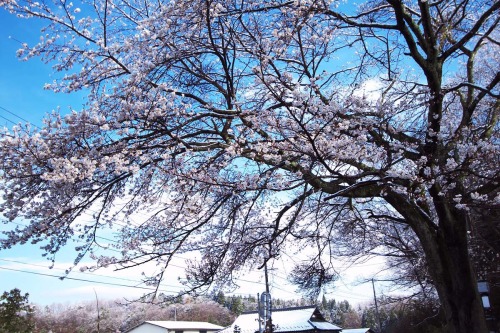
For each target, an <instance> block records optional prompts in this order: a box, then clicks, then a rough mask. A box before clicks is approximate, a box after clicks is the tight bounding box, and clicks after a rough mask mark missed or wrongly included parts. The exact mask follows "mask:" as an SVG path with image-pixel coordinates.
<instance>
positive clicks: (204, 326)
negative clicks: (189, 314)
mask: <svg viewBox="0 0 500 333" xmlns="http://www.w3.org/2000/svg"><path fill="white" fill-rule="evenodd" d="M141 325H154V326H158V327H162V328H166V329H167V330H170V331H175V330H179V331H181V330H182V331H184V330H185V331H188V330H192V331H202V330H206V331H219V330H221V329H223V328H224V327H222V326H219V325H214V324H210V323H207V322H202V321H168V320H161V321H160V320H157V321H155V320H150V321H145V322H142V323H141V324H139V325H137V326H135V327H132V328H131V329H129V330H128V331H127V332H130V331H132V330H134V329H136V328H137V327H139V326H141Z"/></svg>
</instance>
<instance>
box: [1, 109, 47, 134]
mask: <svg viewBox="0 0 500 333" xmlns="http://www.w3.org/2000/svg"><path fill="white" fill-rule="evenodd" d="M0 109H2V110H4V111H5V112H7V113H9V114H11V115H13V116H14V117H17V118H19V119H21V120H22V121H24V122H25V123H29V124H30V125H33V126H35V127H36V128H38V129H41V128H40V127H38V126H37V125H35V124H31V123H30V122H29V121H28V120H26V119H24V118H23V117H21V116H19V115H18V114H16V113H14V112H12V111H10V110H8V109H6V108H4V107H3V106H0ZM0 117H2V118H4V119H6V118H5V117H3V116H0ZM9 121H10V122H11V123H13V124H14V125H17V123H15V122H13V121H11V120H9Z"/></svg>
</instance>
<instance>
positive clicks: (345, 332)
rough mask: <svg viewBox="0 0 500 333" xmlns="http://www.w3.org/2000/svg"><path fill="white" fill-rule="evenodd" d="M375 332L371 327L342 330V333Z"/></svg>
mask: <svg viewBox="0 0 500 333" xmlns="http://www.w3.org/2000/svg"><path fill="white" fill-rule="evenodd" d="M372 332H375V331H374V330H372V329H371V328H368V327H367V328H350V329H344V330H342V333H372Z"/></svg>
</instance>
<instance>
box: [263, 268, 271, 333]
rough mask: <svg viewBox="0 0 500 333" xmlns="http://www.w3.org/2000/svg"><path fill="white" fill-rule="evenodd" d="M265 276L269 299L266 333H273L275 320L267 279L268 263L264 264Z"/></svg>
mask: <svg viewBox="0 0 500 333" xmlns="http://www.w3.org/2000/svg"><path fill="white" fill-rule="evenodd" d="M264 274H265V278H266V293H267V295H268V297H269V310H268V311H269V318H268V319H267V321H266V333H273V320H272V318H271V294H270V293H269V279H268V277H267V262H266V263H265V264H264Z"/></svg>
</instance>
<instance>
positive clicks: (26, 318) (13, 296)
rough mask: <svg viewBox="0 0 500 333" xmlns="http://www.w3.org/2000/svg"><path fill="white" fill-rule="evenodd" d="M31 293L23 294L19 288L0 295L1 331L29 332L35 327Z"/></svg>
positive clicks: (12, 332) (7, 332)
mask: <svg viewBox="0 0 500 333" xmlns="http://www.w3.org/2000/svg"><path fill="white" fill-rule="evenodd" d="M28 296H29V294H27V293H26V294H24V296H23V295H21V291H20V290H19V289H17V288H15V289H12V290H11V291H9V292H4V293H3V294H2V296H1V297H0V333H28V332H31V331H32V330H33V328H34V323H33V312H34V311H33V307H32V306H31V305H30V304H29V303H28Z"/></svg>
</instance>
